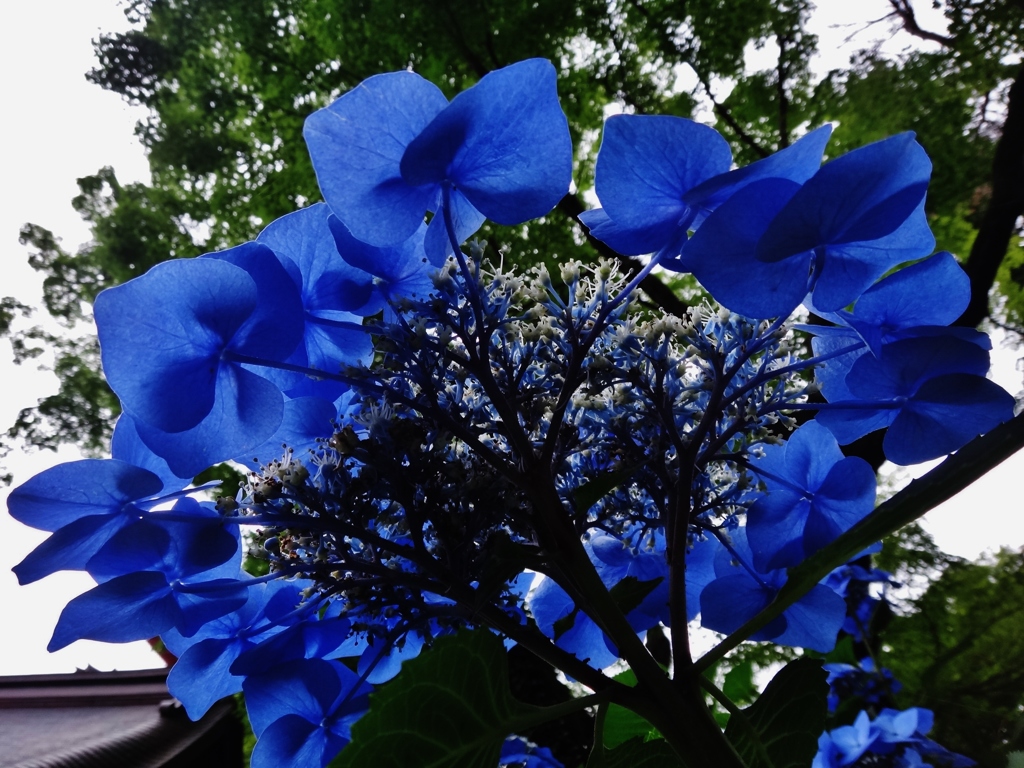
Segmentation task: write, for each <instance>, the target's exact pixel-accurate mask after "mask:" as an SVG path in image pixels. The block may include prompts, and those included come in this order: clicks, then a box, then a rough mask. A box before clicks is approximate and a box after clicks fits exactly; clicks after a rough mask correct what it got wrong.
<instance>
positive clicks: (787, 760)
mask: <svg viewBox="0 0 1024 768" xmlns="http://www.w3.org/2000/svg"><path fill="white" fill-rule="evenodd" d="M827 678H828V675H826V673H825V670H823V669H822V668H821V661H819V660H817V659H807V658H802V659H797V660H796V661H791V662H790V663H789V664H787V665H786V666H785V667H783V668H782V669H781V670H780V671H779V673H778V674H777V675H776V676H775V677H774V678H773V679H772V681H771V682H770V683H768V687H767V688H765V690H764V693H762V694H761V696H760V697H759V698H758V700H757V701H756V702H754V703H753V704H752V705H751V706H749V707H747V708H746V709H744V710H742V712H741V713H740V714H737V715H733V716H732V717H731V718H730V719H729V725H728V726H727V727H726V729H725V737H726V738H727V739H728V740H729V741H730V742H731V743H732V745H733V747H734V748H735V749H736V751H737V752H738V753H739V755H740V757H742V758H743V760H744V762H745V763H746V764H747V765H748V766H749V768H806V767H807V766H808V765H810V764H811V760H813V759H814V755H815V753H816V752H817V749H818V737H819V736H820V735H821V732H822V731H823V730H824V729H825V715H826V713H827V711H828V683H827V682H826V680H827Z"/></svg>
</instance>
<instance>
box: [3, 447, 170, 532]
mask: <svg viewBox="0 0 1024 768" xmlns="http://www.w3.org/2000/svg"><path fill="white" fill-rule="evenodd" d="M162 489H163V483H161V482H160V478H158V477H157V476H156V475H154V474H153V473H152V472H150V471H148V470H146V469H141V468H139V467H135V466H132V465H131V464H128V463H126V462H124V461H118V460H117V459H83V460H81V461H71V462H66V463H64V464H58V465H57V466H55V467H51V468H50V469H47V470H45V471H43V472H40V473H39V474H38V475H36V476H35V477H32V478H30V479H29V480H27V481H26V482H24V483H22V484H21V485H19V486H18V487H17V488H15V489H14V490H13V491H11V495H10V496H9V497H8V498H7V510H8V512H10V515H11V517H13V518H14V519H15V520H17V521H18V522H20V523H24V524H25V525H28V526H30V527H32V528H38V529H40V530H43V531H55V530H57V529H58V528H62V527H63V526H65V525H67V524H68V523H71V522H74V521H75V520H78V519H80V518H83V517H91V516H93V515H112V514H117V513H120V512H121V511H122V509H123V508H124V507H125V505H126V504H129V503H130V502H133V501H138V500H139V499H144V498H148V497H151V496H155V495H156V494H157V493H159V492H160V491H161V490H162Z"/></svg>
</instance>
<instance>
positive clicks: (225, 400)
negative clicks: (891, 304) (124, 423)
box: [136, 366, 284, 477]
mask: <svg viewBox="0 0 1024 768" xmlns="http://www.w3.org/2000/svg"><path fill="white" fill-rule="evenodd" d="M283 418H284V396H283V395H282V394H281V392H280V390H278V388H277V387H275V386H274V385H273V384H272V383H271V382H269V381H267V380H266V379H264V378H263V377H261V376H257V375H256V374H254V373H251V372H249V371H247V370H244V369H243V368H240V367H235V366H231V367H229V366H223V367H222V368H221V370H220V371H219V375H218V377H217V387H216V399H215V401H214V403H213V406H212V407H211V409H210V411H209V412H208V413H207V415H206V417H205V418H204V419H203V420H202V421H201V422H200V423H199V424H198V425H197V426H195V427H193V428H191V429H188V430H185V431H182V432H164V431H161V430H160V429H157V428H156V427H153V426H150V425H149V424H145V423H141V422H136V428H137V429H138V431H139V437H141V438H142V441H143V442H144V443H145V444H146V445H147V446H149V448H150V449H151V450H152V451H153V453H155V454H157V455H158V456H161V457H162V458H164V459H165V460H166V461H167V464H168V466H169V467H170V468H171V471H172V472H174V474H176V475H178V476H181V477H184V476H188V477H194V476H195V475H197V474H199V473H200V472H202V471H203V470H204V469H206V468H207V467H210V466H213V465H214V464H218V463H220V462H222V461H227V460H228V459H233V458H235V457H236V456H240V455H242V454H244V453H247V452H249V451H251V450H252V449H253V448H255V447H256V446H258V445H261V444H263V443H264V442H266V440H267V439H269V438H270V437H271V436H272V435H273V434H274V432H276V431H277V429H278V428H279V427H280V425H281V421H282V420H283Z"/></svg>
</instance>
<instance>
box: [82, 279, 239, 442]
mask: <svg viewBox="0 0 1024 768" xmlns="http://www.w3.org/2000/svg"><path fill="white" fill-rule="evenodd" d="M256 305H257V293H256V284H255V282H254V281H253V279H252V278H251V277H250V276H249V275H248V274H246V272H245V271H244V270H242V269H240V268H238V267H236V266H233V265H232V264H229V263H227V262H225V261H220V260H216V259H189V260H185V259H182V260H177V261H167V262H164V263H162V264H158V265H157V266H156V267H154V268H153V269H151V270H150V271H149V272H147V273H146V274H145V275H142V276H141V277H138V278H136V279H135V280H132V281H130V282H127V283H124V284H123V285H119V286H117V287H115V288H108V289H107V290H106V291H103V292H102V293H101V294H100V295H99V296H97V298H96V304H95V313H96V325H97V329H98V332H99V337H100V347H101V351H102V356H103V370H104V372H105V373H106V376H107V380H108V381H109V382H110V386H111V388H112V389H113V390H114V391H115V392H116V393H117V395H118V397H120V398H121V402H122V404H123V405H124V408H125V410H126V411H128V412H129V413H131V414H133V415H134V416H136V417H137V418H139V419H140V420H142V421H144V422H146V423H147V424H150V425H152V426H154V427H156V428H157V429H160V430H163V431H167V432H181V431H184V430H186V429H191V428H192V427H194V426H196V425H197V424H198V423H199V422H201V421H202V420H203V419H204V418H205V417H206V415H207V414H209V412H210V410H211V409H212V408H213V407H214V400H215V398H216V389H217V384H218V379H219V378H220V376H219V374H220V371H221V369H222V368H223V367H225V366H224V365H223V363H222V362H221V355H222V353H223V352H224V351H225V350H226V349H227V348H228V347H229V346H230V344H231V341H232V340H233V338H234V336H235V334H236V333H238V332H239V330H240V329H241V328H242V326H243V325H244V323H245V322H246V321H247V320H248V319H249V317H250V316H251V315H252V314H253V312H254V311H255V309H256ZM151 447H152V446H151Z"/></svg>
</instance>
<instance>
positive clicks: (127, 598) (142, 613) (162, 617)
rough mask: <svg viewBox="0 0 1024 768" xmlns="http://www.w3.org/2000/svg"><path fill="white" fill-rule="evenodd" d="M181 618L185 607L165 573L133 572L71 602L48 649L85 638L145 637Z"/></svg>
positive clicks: (112, 640) (124, 639)
mask: <svg viewBox="0 0 1024 768" xmlns="http://www.w3.org/2000/svg"><path fill="white" fill-rule="evenodd" d="M181 618H182V611H181V608H180V607H179V606H178V602H177V601H176V600H175V599H174V595H173V594H172V592H171V588H170V586H169V585H168V583H167V578H166V577H165V576H164V575H163V574H162V573H156V572H152V571H145V572H141V573H131V574H128V575H126V576H119V577H118V578H116V579H111V580H110V581H107V582H104V583H103V584H100V585H99V586H96V587H94V588H93V589H90V590H89V591H88V592H86V593H84V594H82V595H79V596H78V597H76V598H75V599H73V600H72V601H71V602H70V603H68V604H67V605H66V606H65V607H64V610H63V611H61V614H60V619H59V620H58V621H57V626H56V628H55V629H54V630H53V637H52V638H51V640H50V644H49V645H48V646H47V650H48V651H50V652H51V653H52V652H53V651H57V650H60V649H61V648H64V647H65V646H67V645H70V644H71V643H73V642H74V641H75V640H82V639H86V640H100V641H103V642H108V643H126V642H129V641H131V640H145V639H147V638H150V637H155V636H156V635H159V634H160V633H161V632H163V631H165V630H167V629H169V628H170V627H173V626H174V625H175V624H177V623H178V622H179V621H180V620H181Z"/></svg>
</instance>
